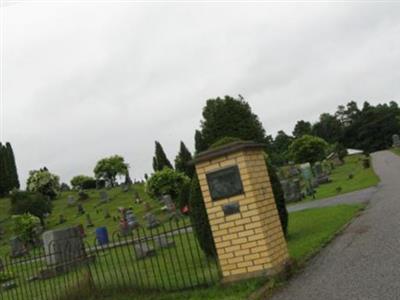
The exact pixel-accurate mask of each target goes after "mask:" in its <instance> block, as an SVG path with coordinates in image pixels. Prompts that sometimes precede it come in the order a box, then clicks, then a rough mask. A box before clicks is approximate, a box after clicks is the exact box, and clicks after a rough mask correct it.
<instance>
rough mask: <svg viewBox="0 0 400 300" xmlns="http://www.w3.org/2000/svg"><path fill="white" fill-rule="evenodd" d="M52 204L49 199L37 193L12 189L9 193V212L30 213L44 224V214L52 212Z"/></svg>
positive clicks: (15, 213)
mask: <svg viewBox="0 0 400 300" xmlns="http://www.w3.org/2000/svg"><path fill="white" fill-rule="evenodd" d="M52 209H53V205H52V202H51V201H50V199H49V198H48V197H46V196H43V195H42V194H39V193H31V192H22V191H14V192H12V193H11V214H13V215H21V214H27V213H29V214H31V215H33V216H36V217H38V218H39V219H40V223H41V224H42V226H44V224H45V223H44V218H45V215H46V214H50V213H51V212H52Z"/></svg>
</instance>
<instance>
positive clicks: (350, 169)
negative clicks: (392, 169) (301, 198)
mask: <svg viewBox="0 0 400 300" xmlns="http://www.w3.org/2000/svg"><path fill="white" fill-rule="evenodd" d="M363 157H364V156H363V155H353V156H348V157H346V158H345V164H344V165H342V166H339V167H336V168H335V169H334V170H333V171H332V174H331V176H330V177H331V180H332V182H330V183H327V184H322V185H320V186H319V187H318V188H317V189H316V194H315V197H316V200H318V199H325V198H329V197H334V196H337V195H341V194H346V193H350V192H354V191H359V190H362V189H365V188H368V187H371V186H374V185H377V184H378V183H379V177H378V176H377V175H376V174H375V172H374V170H373V168H372V166H371V168H368V169H364V168H363V165H362V158H363ZM350 174H353V175H354V177H353V179H349V175H350ZM338 187H340V188H341V191H340V192H338V191H337V188H338ZM310 200H313V199H312V197H307V198H306V199H305V201H310ZM297 203H298V202H297Z"/></svg>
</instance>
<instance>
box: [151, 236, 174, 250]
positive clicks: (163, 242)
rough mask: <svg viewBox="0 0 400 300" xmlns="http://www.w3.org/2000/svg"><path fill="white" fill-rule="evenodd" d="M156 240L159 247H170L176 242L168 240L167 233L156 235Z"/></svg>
mask: <svg viewBox="0 0 400 300" xmlns="http://www.w3.org/2000/svg"><path fill="white" fill-rule="evenodd" d="M154 241H155V242H156V245H157V247H159V248H169V247H172V246H175V242H174V241H170V240H168V238H167V237H166V236H165V235H161V236H157V237H155V238H154Z"/></svg>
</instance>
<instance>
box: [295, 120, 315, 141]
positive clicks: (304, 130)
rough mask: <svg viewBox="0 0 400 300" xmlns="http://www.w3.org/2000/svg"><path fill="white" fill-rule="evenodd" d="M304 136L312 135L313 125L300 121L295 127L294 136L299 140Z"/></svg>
mask: <svg viewBox="0 0 400 300" xmlns="http://www.w3.org/2000/svg"><path fill="white" fill-rule="evenodd" d="M303 135H312V125H311V123H310V122H306V121H303V120H300V121H298V122H297V123H296V125H295V127H294V130H293V136H294V137H295V138H299V137H302V136H303Z"/></svg>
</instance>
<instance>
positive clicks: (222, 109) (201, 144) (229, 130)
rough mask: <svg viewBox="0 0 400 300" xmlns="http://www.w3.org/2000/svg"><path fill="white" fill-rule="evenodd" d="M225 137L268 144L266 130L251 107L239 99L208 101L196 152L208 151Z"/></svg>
mask: <svg viewBox="0 0 400 300" xmlns="http://www.w3.org/2000/svg"><path fill="white" fill-rule="evenodd" d="M224 136H230V137H236V138H240V139H242V140H251V141H255V142H259V143H266V142H267V141H266V136H265V130H264V128H263V127H262V124H261V122H260V120H259V119H258V117H257V116H256V115H255V114H254V113H253V112H252V111H251V108H250V105H249V104H248V103H247V102H246V101H244V99H243V98H242V97H241V96H239V99H235V98H232V97H230V96H225V97H224V98H223V99H221V98H216V99H210V100H207V104H206V106H205V107H204V109H203V120H202V121H201V130H200V131H197V132H196V136H195V139H196V151H197V153H198V152H201V151H205V150H207V149H208V148H209V147H210V146H211V145H212V144H213V143H215V142H216V141H218V140H219V139H221V138H222V137H224Z"/></svg>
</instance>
